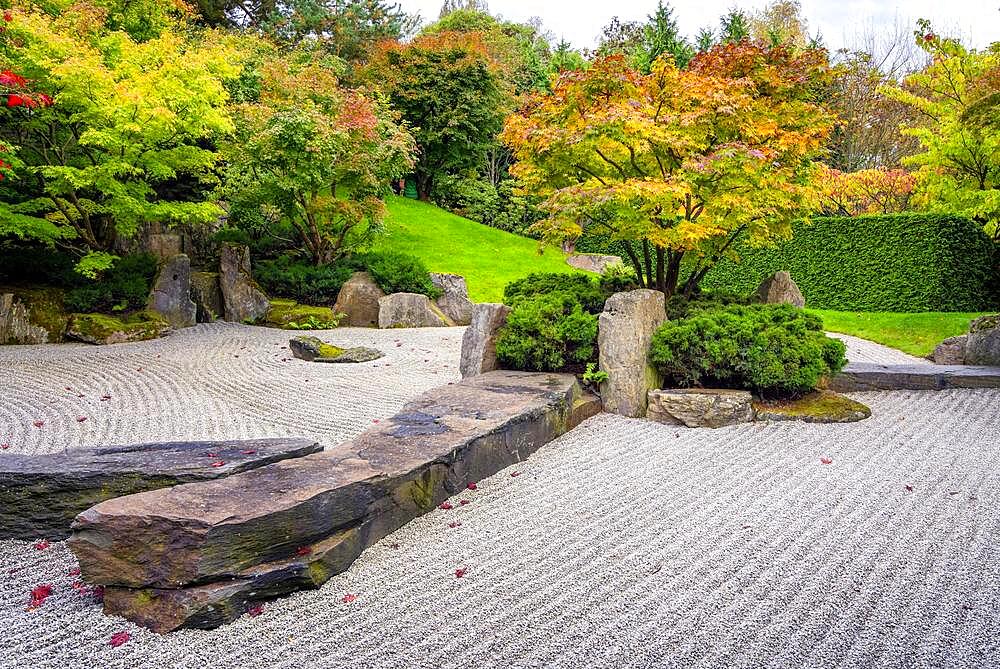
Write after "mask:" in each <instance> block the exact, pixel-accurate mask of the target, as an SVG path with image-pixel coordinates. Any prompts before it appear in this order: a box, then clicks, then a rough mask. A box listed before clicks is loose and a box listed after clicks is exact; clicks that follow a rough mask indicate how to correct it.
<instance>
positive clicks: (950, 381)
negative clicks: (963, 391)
mask: <svg viewBox="0 0 1000 669" xmlns="http://www.w3.org/2000/svg"><path fill="white" fill-rule="evenodd" d="M947 388H1000V367H974V366H971V365H878V364H873V363H860V362H859V363H854V362H852V363H850V364H849V365H847V367H845V368H844V370H843V371H842V372H841V373H840V374H838V375H837V376H835V377H834V378H833V379H832V380H831V381H830V389H831V390H836V391H838V392H861V391H865V390H945V389H947Z"/></svg>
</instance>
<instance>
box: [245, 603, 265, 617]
mask: <svg viewBox="0 0 1000 669" xmlns="http://www.w3.org/2000/svg"><path fill="white" fill-rule="evenodd" d="M262 613H264V605H263V604H255V605H253V606H251V607H250V608H249V609H247V615H248V616H250V617H251V618H256V617H257V616H259V615H260V614H262Z"/></svg>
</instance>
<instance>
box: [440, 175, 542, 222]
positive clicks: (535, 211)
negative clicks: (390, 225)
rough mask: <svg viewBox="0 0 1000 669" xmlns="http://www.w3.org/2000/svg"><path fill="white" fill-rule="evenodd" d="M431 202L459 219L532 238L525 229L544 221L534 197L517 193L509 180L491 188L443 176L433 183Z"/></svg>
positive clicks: (474, 180)
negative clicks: (462, 217)
mask: <svg viewBox="0 0 1000 669" xmlns="http://www.w3.org/2000/svg"><path fill="white" fill-rule="evenodd" d="M431 199H432V200H433V201H434V203H435V204H437V205H438V206H439V207H442V208H444V209H447V210H448V211H451V212H453V213H456V214H458V215H459V216H465V217H466V218H470V219H472V220H474V221H476V222H478V223H482V224H483V225H488V226H490V227H492V228H498V229H500V230H505V231H507V232H513V233H514V234H518V235H524V236H527V237H531V236H534V235H533V234H532V233H531V232H530V230H529V228H530V227H531V226H532V225H533V224H534V223H536V222H538V221H540V220H541V219H543V218H545V214H544V212H542V211H541V209H539V208H538V206H537V200H536V198H532V197H525V196H523V195H519V194H517V192H516V183H515V181H514V180H513V179H502V180H501V181H500V183H499V184H498V185H496V186H494V185H493V184H492V183H491V182H490V181H489V180H487V179H485V178H482V177H466V176H460V175H445V176H442V177H439V178H438V179H436V180H435V181H434V189H433V191H432V192H431Z"/></svg>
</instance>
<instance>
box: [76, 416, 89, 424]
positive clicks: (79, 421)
mask: <svg viewBox="0 0 1000 669" xmlns="http://www.w3.org/2000/svg"><path fill="white" fill-rule="evenodd" d="M85 420H87V417H86V416H77V417H76V422H77V423H82V422H83V421H85Z"/></svg>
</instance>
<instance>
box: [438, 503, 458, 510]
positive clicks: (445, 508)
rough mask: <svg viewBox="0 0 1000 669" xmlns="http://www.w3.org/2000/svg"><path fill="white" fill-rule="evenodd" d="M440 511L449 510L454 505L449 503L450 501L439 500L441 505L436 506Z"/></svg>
mask: <svg viewBox="0 0 1000 669" xmlns="http://www.w3.org/2000/svg"><path fill="white" fill-rule="evenodd" d="M438 508H439V509H441V510H442V511H451V510H452V509H454V508H455V507H454V506H452V505H451V502H441V506H439V507H438Z"/></svg>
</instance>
